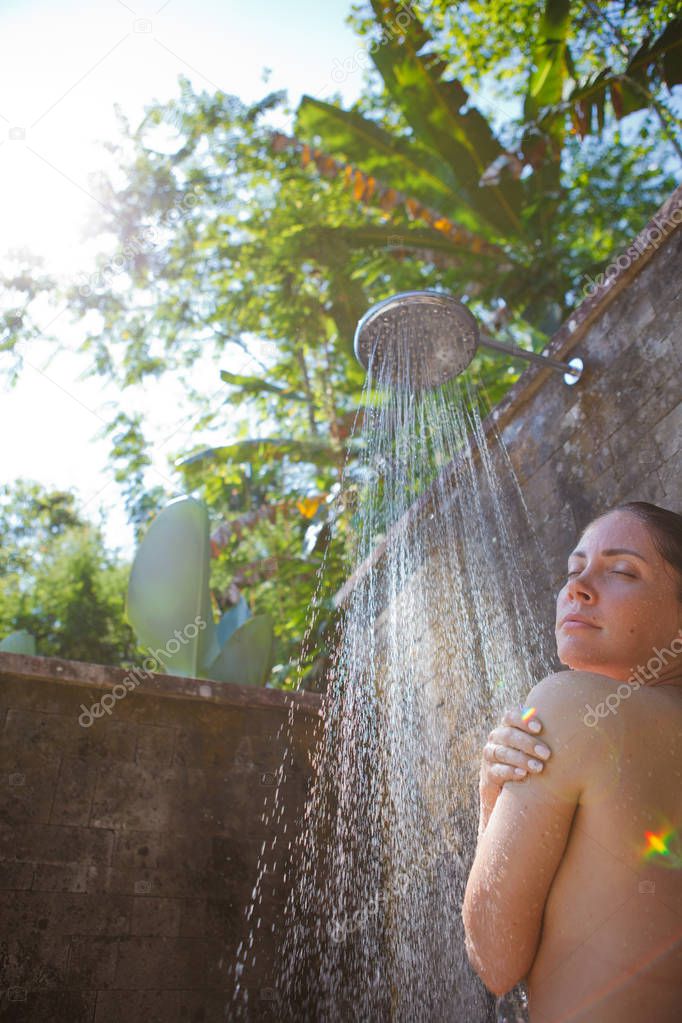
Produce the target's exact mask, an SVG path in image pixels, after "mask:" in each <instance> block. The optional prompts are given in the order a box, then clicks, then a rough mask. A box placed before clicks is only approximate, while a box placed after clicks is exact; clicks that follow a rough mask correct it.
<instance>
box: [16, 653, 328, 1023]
mask: <svg viewBox="0 0 682 1023" xmlns="http://www.w3.org/2000/svg"><path fill="white" fill-rule="evenodd" d="M124 675H125V672H123V671H121V670H118V669H114V668H102V667H100V666H97V665H89V664H81V663H77V662H70V661H60V660H55V659H49V658H40V657H22V656H19V655H16V654H0V716H1V718H0V719H1V720H2V744H1V747H0V748H1V753H0V756H1V758H2V761H1V764H0V770H1V775H0V777H1V779H2V783H1V784H0V821H1V831H0V835H1V837H0V906H1V909H0V920H1V921H2V923H1V924H0V957H1V963H2V981H1V982H0V988H1V995H0V999H1V1000H0V1006H1V1008H0V1018H2V1019H3V1020H11V1021H27V1023H28V1021H30V1023H41V1021H43V1020H44V1021H46V1023H47V1021H49V1023H85V1021H88V1023H121V1021H123V1020H125V1021H126V1023H137V1021H139V1023H143V1021H144V1023H176V1021H178V1023H179V1021H181V1020H183V1021H190V1020H196V1021H202V1023H210V1021H216V1023H217V1021H221V1023H224V1021H225V1020H229V1019H232V1018H234V1014H233V1013H232V1012H231V1011H228V1012H227V1013H226V1012H225V1006H226V1005H227V1004H229V1003H230V999H231V997H232V993H233V987H234V964H235V960H236V949H237V946H238V944H239V942H240V941H242V940H244V939H245V938H246V937H247V932H246V929H245V926H246V925H245V921H244V911H245V907H246V906H247V905H248V903H249V899H250V895H251V890H252V888H253V885H254V881H255V879H256V868H257V861H258V855H259V852H260V849H261V847H262V845H263V842H264V840H267V839H269V838H272V836H273V834H274V832H275V830H281V829H282V828H283V826H284V824H286V825H287V829H288V834H289V835H292V834H293V832H294V831H295V821H296V818H297V816H298V814H299V813H300V810H301V806H302V803H303V801H304V798H305V792H306V787H307V784H308V779H309V767H308V755H307V751H308V749H309V747H310V745H311V742H312V736H313V729H314V727H315V724H316V722H319V714H318V710H319V697H317V696H314V695H312V694H300V695H297V696H285V694H283V693H280V692H276V691H273V690H261V689H259V690H256V689H252V688H247V687H241V686H220V685H217V684H215V683H204V682H198V681H196V680H192V679H178V678H173V677H170V676H156V677H154V678H153V679H150V680H149V681H147V682H143V683H141V684H140V685H139V687H138V688H137V689H136V690H135V691H134V692H129V693H128V694H127V695H126V696H125V698H123V699H119V700H117V701H116V703H115V706H114V707H113V709H112V713H111V714H110V715H104V716H103V717H101V718H99V719H98V720H96V721H94V723H93V724H92V725H90V726H89V727H84V726H83V725H82V724H79V720H78V718H79V715H80V714H81V713H82V705H83V704H85V706H86V707H90V706H91V705H92V704H93V703H94V702H95V701H98V700H99V699H100V698H101V697H102V695H103V694H104V693H105V692H109V691H110V690H111V689H112V687H113V686H114V685H115V684H116V683H120V682H121V681H122V678H123V677H124ZM292 700H293V701H294V703H295V704H296V706H297V710H296V712H295V713H294V714H293V715H292V720H293V729H292V732H291V735H292V743H291V748H292V755H293V765H292V766H291V767H290V768H289V769H287V772H286V779H285V781H284V784H283V785H282V787H281V795H282V806H283V814H282V818H281V820H280V822H279V825H278V826H277V827H275V825H274V824H268V825H266V824H264V823H263V821H262V820H261V817H262V811H263V807H264V801H265V800H266V799H267V798H268V797H270V799H272V794H273V792H274V789H275V785H276V780H277V779H276V772H277V771H278V769H279V767H280V764H281V763H282V758H283V753H284V746H285V743H286V741H287V735H288V734H289V731H288V708H289V706H290V703H291V701H292ZM86 720H87V719H86ZM266 862H267V861H266ZM285 866H286V864H285V862H284V860H283V859H280V861H279V863H278V864H277V872H268V873H267V874H266V875H265V877H264V884H263V886H262V892H263V896H262V901H261V903H260V904H259V907H258V914H259V915H260V916H261V918H262V927H263V928H264V930H266V931H268V932H269V931H270V926H271V924H274V925H275V931H274V932H273V933H271V934H269V937H268V939H267V940H265V941H261V942H260V954H259V960H258V964H257V968H256V969H250V968H248V967H249V964H247V970H246V972H245V974H244V981H243V982H244V985H245V986H246V987H247V988H248V990H249V1002H250V1005H251V1006H252V1008H251V1010H250V1012H249V1015H248V1018H249V1019H254V1020H261V1019H262V1020H270V1019H275V1018H276V1005H275V1002H274V994H275V992H274V985H275V964H276V962H277V942H278V935H279V927H280V925H281V919H282V907H283V901H284V898H285V896H286V892H285V887H284V885H283V883H282V879H281V872H282V870H283V869H285Z"/></svg>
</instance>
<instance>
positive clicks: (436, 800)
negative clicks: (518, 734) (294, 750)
mask: <svg viewBox="0 0 682 1023" xmlns="http://www.w3.org/2000/svg"><path fill="white" fill-rule="evenodd" d="M413 329H414V328H413V327H409V326H406V327H405V329H404V330H403V331H402V332H401V336H399V337H396V338H395V339H394V342H395V344H394V348H393V361H392V364H391V367H388V366H379V367H374V366H371V365H370V370H369V372H368V375H367V380H366V385H365V394H366V396H367V402H368V403H367V405H366V408H365V410H364V416H363V417H362V424H361V426H359V429H361V437H362V439H363V445H362V456H361V458H360V461H359V464H357V462H356V463H355V464H354V466H353V468H352V470H351V468H350V465H349V463H347V467H346V471H345V472H344V479H343V480H342V488H341V493H342V494H343V493H344V487H345V488H348V487H349V485H350V483H351V482H352V483H353V484H354V487H355V490H354V493H355V495H356V497H355V499H356V502H357V504H356V512H357V516H356V518H357V522H358V529H357V534H356V537H355V541H354V549H353V552H352V559H351V560H352V564H354V565H355V566H356V567H357V566H361V565H363V564H364V563H366V562H367V560H368V559H370V556H371V558H372V562H373V563H372V564H371V567H369V569H366V570H365V571H364V572H360V573H358V578H357V579H356V580H355V584H354V585H353V586H352V587H351V588H349V592H348V596H347V600H346V602H345V604H344V615H343V628H342V630H341V633H340V639H339V642H338V646H337V649H336V651H335V656H334V658H333V664H332V670H331V671H330V675H329V679H328V689H327V694H326V697H325V707H324V728H323V729H321V731H320V737H319V741H318V744H317V747H316V749H315V755H314V764H315V777H316V781H315V784H314V786H313V788H312V791H311V792H310V795H309V798H308V802H307V806H306V810H305V820H304V826H303V827H302V829H301V832H300V835H299V836H298V838H297V839H296V840H292V842H290V843H289V845H290V848H289V849H288V853H289V854H290V856H291V858H292V860H293V864H294V868H293V876H292V874H291V871H290V874H289V876H288V878H287V887H288V889H289V896H288V902H287V905H286V912H285V921H284V928H283V934H284V937H283V945H282V947H281V969H280V978H279V985H278V1009H277V1018H278V1019H282V1020H289V1019H291V1020H296V1021H297V1023H299V1021H307V1020H310V1021H317V1020H320V1021H330V1023H331V1021H336V1020H339V1021H346V1020H348V1021H355V1020H356V1021H361V1023H366V1021H372V1023H374V1021H389V1020H390V1021H392V1023H393V1021H395V1023H419V1021H425V1023H426V1021H429V1023H430V1021H437V1023H441V1021H443V1023H449V1021H452V1023H486V1021H492V1020H495V1019H496V1018H498V1019H500V1020H501V1019H507V1020H513V1019H514V1018H515V1014H514V1011H512V1010H510V1009H507V1008H505V1006H506V1005H507V1002H508V1000H507V1002H502V1001H501V1000H500V1001H499V1002H498V1005H497V1009H496V1006H495V998H494V997H493V996H491V995H490V994H489V992H487V990H486V989H485V987H484V986H483V984H482V983H481V982H480V981H479V979H478V978H477V977H476V975H475V974H474V972H473V970H472V969H471V967H470V965H469V963H468V960H467V957H466V953H465V949H464V933H463V926H462V921H461V905H462V898H463V895H464V889H465V887H466V881H467V876H468V871H469V869H470V866H471V862H472V860H473V854H474V850H475V846H476V834H477V826H478V770H479V764H480V758H481V752H482V748H483V745H484V743H485V741H486V737H487V734H488V732H489V731H490V729H491V728H492V727H493V726H494V724H496V723H497V721H498V720H499V717H500V716H501V714H502V711H503V709H504V707H505V706H508V705H510V704H513V703H518V704H521V703H522V702H523V697H524V694H525V693H526V692H527V691H528V690H529V689H530V688H531V686H532V685H533V684H534V683H535V682H536V681H537V680H538V679H539V678H541V677H543V676H544V675H546V674H548V673H549V672H550V671H551V670H553V669H554V660H555V649H554V645H553V643H552V642H551V639H552V637H551V635H548V634H547V631H546V630H545V629H543V628H542V616H543V603H542V602H543V599H544V600H545V601H546V600H547V599H549V600H550V601H551V599H552V598H551V585H550V581H549V579H548V578H547V575H546V572H545V570H544V567H543V565H544V562H543V558H542V552H541V549H540V546H539V544H538V543H537V540H536V539H535V537H534V533H533V528H532V523H531V521H530V519H529V516H528V512H527V508H526V506H525V502H524V500H523V496H522V493H521V490H520V488H519V485H518V482H517V479H516V476H515V474H514V470H513V467H512V465H511V462H510V460H509V458H508V456H507V453H506V451H505V449H504V446H503V445H502V443H501V441H500V439H499V437H498V436H496V435H495V434H496V432H495V431H493V434H494V439H493V442H492V446H491V441H490V438H488V439H486V436H485V433H484V429H483V425H482V420H481V410H480V407H479V396H478V395H477V394H476V393H475V392H474V390H473V388H472V386H471V384H470V383H469V378H468V376H467V374H463V375H462V376H461V377H460V378H457V379H455V380H450V381H448V382H447V383H446V384H444V385H442V386H438V387H434V388H428V387H426V388H424V389H422V390H418V391H415V390H414V389H413V388H411V386H410V379H411V377H412V376H413V368H414V363H413V362H411V359H413V358H414V356H413V355H412V354H411V353H413V352H414V351H416V350H417V346H416V344H415V340H416V339H415V337H414V336H412V331H413ZM420 368H421V371H422V372H424V367H423V366H422V367H420ZM389 376H390V379H389ZM376 393H379V394H382V395H384V400H383V401H381V402H379V403H376V404H370V403H369V395H370V394H376ZM415 503H417V504H415ZM417 506H418V511H415V507H417ZM520 529H521V530H524V536H523V541H524V542H523V543H521V544H520V543H518V536H519V532H518V531H519V530H520ZM529 537H530V542H531V543H533V542H534V543H535V548H534V549H535V550H536V556H535V557H534V558H533V559H532V560H533V563H532V564H529V558H528V542H529V539H528V538H529ZM378 548H380V555H381V556H377V549H378ZM323 569H324V565H323V566H322V569H321V574H320V583H321V584H322V585H324V575H323ZM546 607H547V605H546V604H545V605H544V608H545V612H544V613H545V615H546ZM292 713H295V712H293V711H292ZM285 760H286V758H285ZM276 803H277V800H275V805H274V806H271V807H270V808H269V810H268V811H267V812H268V814H269V820H270V821H275V822H276V821H277V819H278V816H277V805H276ZM280 816H281V815H280ZM283 844H284V843H282V841H281V838H280V849H281V848H282V846H283ZM273 848H274V847H273ZM270 852H271V851H270ZM270 852H269V853H268V855H269V854H270ZM272 855H274V853H272ZM261 878H262V871H261V874H260V876H259V879H258V881H257V884H256V887H255V889H254V905H257V903H258V898H259V895H258V892H259V885H260V882H261ZM251 909H252V910H253V906H252V907H251ZM256 917H257V914H254V913H253V912H252V913H251V919H252V920H254V921H255V920H256ZM258 939H259V932H258V928H257V926H256V924H255V923H254V924H253V928H252V933H251V935H250V940H249V942H248V943H246V945H245V946H244V948H243V949H242V950H241V956H240V963H239V964H238V969H237V976H238V978H239V977H240V976H241V971H240V967H243V965H244V964H245V963H246V962H247V960H248V959H250V960H251V961H252V962H253V960H254V959H255V958H256V957H257V955H258ZM240 1007H241V1010H242V1015H243V1018H254V1019H255V1018H257V1017H256V1016H253V1017H252V1016H251V1015H249V1010H248V1005H247V997H246V993H245V992H244V991H243V990H240V989H239V987H238V990H237V993H236V995H235V1000H234V1002H233V1003H232V1004H231V1013H232V1015H231V1016H230V1018H237V1016H238V1009H239V1008H240ZM496 1013H497V1017H496ZM517 1018H518V1019H519V1020H520V1019H523V1012H522V1010H521V1012H520V1014H519V1015H518V1017H517Z"/></svg>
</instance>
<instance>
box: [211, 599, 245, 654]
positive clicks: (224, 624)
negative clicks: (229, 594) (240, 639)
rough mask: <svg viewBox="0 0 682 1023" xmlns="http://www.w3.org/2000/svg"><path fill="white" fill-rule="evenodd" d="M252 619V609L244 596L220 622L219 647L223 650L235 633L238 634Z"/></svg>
mask: <svg viewBox="0 0 682 1023" xmlns="http://www.w3.org/2000/svg"><path fill="white" fill-rule="evenodd" d="M250 617H251V609H250V608H249V605H248V604H247V602H246V600H245V599H244V597H243V596H241V597H240V598H239V601H238V602H237V603H236V604H235V606H234V607H231V608H230V610H229V611H226V612H225V614H224V615H223V617H222V618H221V619H220V621H219V622H218V645H219V646H220V647H221V648H222V647H224V646H225V644H226V643H227V641H228V639H229V638H230V636H231V635H232V633H233V632H236V630H237V629H238V628H240V626H242V625H243V624H244V622H246V621H248V620H249V618H250Z"/></svg>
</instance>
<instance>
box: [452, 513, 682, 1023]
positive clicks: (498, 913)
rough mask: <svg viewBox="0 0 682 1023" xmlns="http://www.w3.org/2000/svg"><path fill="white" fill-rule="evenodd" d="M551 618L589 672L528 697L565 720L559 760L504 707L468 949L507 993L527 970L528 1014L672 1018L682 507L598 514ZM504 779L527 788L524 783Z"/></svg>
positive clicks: (520, 714)
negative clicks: (535, 830) (679, 512)
mask: <svg viewBox="0 0 682 1023" xmlns="http://www.w3.org/2000/svg"><path fill="white" fill-rule="evenodd" d="M571 619H573V620H571ZM555 634H556V641H557V652H558V656H559V660H560V661H561V663H562V664H565V665H567V666H568V667H569V668H570V669H571V671H572V672H575V674H574V675H571V674H570V672H559V673H557V674H555V675H552V676H548V678H547V679H544V680H543V681H542V682H540V683H539V684H538V685H537V686H535V687H534V688H533V690H531V694H529V695H530V697H535V698H534V699H533V698H531V699H528V698H527V701H526V702H527V703H528V704H536V703H537V704H542V705H543V706H544V708H545V710H544V713H545V715H546V719H547V721H549V720H550V717H551V719H552V720H553V726H552V727H553V730H554V734H555V736H557V737H559V736H560V738H561V743H560V747H557V749H556V762H555V763H553V762H552V760H551V755H552V750H551V748H550V747H549V745H547V744H546V743H545V742H542V743H540V742H539V741H538V733H540V732H541V731H542V728H543V721H542V720H541V717H540V714H539V713H534V714H533V713H531V714H528V713H524V710H526V711H527V710H530V707H528V708H524V709H521V708H519V709H510V710H508V711H507V712H506V713H505V715H504V717H503V719H502V722H501V724H500V725H498V726H497V727H496V728H494V729H493V730H492V731H491V732H490V735H489V737H488V742H487V743H486V746H485V748H484V751H483V758H482V763H481V772H480V785H479V791H480V796H481V819H480V825H479V845H478V848H477V852H476V858H475V861H474V864H473V866H472V871H471V874H470V877H469V883H468V885H467V892H466V895H465V900H464V907H463V918H464V924H465V929H466V933H467V951H468V953H469V957H470V960H471V962H472V965H473V966H474V969H476V970H477V972H478V973H479V974H480V975H481V977H482V979H483V980H484V982H485V983H486V984H487V985H488V986H489V987H490V989H491V990H493V991H494V992H495V993H496V994H498V995H501V994H502V993H503V992H504V991H508V990H510V989H511V988H512V987H513V986H514V985H515V984H516V983H518V982H519V981H520V980H521V979H524V978H525V980H526V983H527V986H528V996H529V1011H530V1019H531V1023H533V1021H534V1013H535V1018H537V1019H538V1020H542V1023H555V1021H557V1023H558V1021H559V1020H564V1019H566V1020H568V1019H570V1020H571V1023H574V1021H575V1023H611V1021H612V1020H613V1021H616V1020H617V1021H618V1023H639V1021H640V1020H642V1019H644V1018H647V1019H650V1020H652V1021H653V1023H673V1021H676V1020H678V1019H679V1018H680V1015H679V1014H680V1005H682V857H681V856H680V841H681V838H680V835H681V832H682V772H681V766H682V765H681V761H682V516H680V515H677V514H676V513H675V512H672V511H668V510H667V509H664V508H660V507H658V506H656V505H653V504H649V503H647V502H641V501H636V502H629V503H627V504H622V505H619V506H617V507H616V508H614V509H611V510H610V511H609V512H607V513H605V514H604V515H601V516H599V517H598V518H596V519H594V520H593V521H592V522H590V523H589V524H588V526H586V527H585V529H584V530H583V532H582V534H581V537H580V541H579V542H578V545H577V547H576V549H575V550H574V551H573V552H572V553H571V554H570V555H569V564H568V575H567V581H566V584H565V585H564V587H563V588H562V589H561V591H560V592H559V594H558V597H557V613H556V626H555ZM652 654H653V656H652ZM626 680H627V681H626ZM616 682H617V683H619V685H616V684H615V683H616ZM576 714H577V715H579V716H576ZM580 718H582V721H581V720H580ZM569 719H570V727H568V728H567V721H569ZM550 741H551V737H550ZM538 747H540V748H538ZM542 747H544V749H543V748H542ZM543 775H545V776H546V777H543ZM533 776H534V777H535V778H537V781H535V780H534V777H533ZM508 781H522V782H527V783H529V784H530V788H529V789H528V792H527V794H526V795H525V796H524V795H522V794H521V793H522V792H523V791H524V787H519V786H512V787H510V786H507V787H506V788H505V786H506V783H507V782H508ZM514 792H517V793H518V797H517V796H516V795H514ZM531 797H532V798H531ZM498 799H499V801H500V802H499V805H498ZM495 808H497V812H496V813H495V814H494V815H493V809H495ZM569 811H570V812H569ZM533 826H536V827H538V828H539V836H536V837H533V835H532V834H530V835H529V829H531V830H532V828H533ZM538 838H541V839H542V841H538ZM548 850H549V851H548ZM514 854H516V857H517V858H516V860H515V859H514ZM524 868H525V872H524ZM539 874H542V875H543V881H542V883H541V882H540V881H538V876H539ZM646 895H648V896H651V897H650V898H649V900H648V901H647V900H646V899H643V898H642V897H643V896H646ZM503 935H505V937H504V938H503ZM510 936H513V938H512V939H511V940H510ZM519 949H520V951H519ZM645 1010H646V1011H645ZM643 1012H645V1014H644V1015H642V1013H643Z"/></svg>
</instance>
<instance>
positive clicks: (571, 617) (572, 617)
mask: <svg viewBox="0 0 682 1023" xmlns="http://www.w3.org/2000/svg"><path fill="white" fill-rule="evenodd" d="M570 622H578V623H579V624H581V625H589V626H590V627H591V628H593V629H599V628H601V626H600V625H595V623H594V622H591V621H590V619H589V618H585V616H584V615H578V614H570V613H569V614H567V615H564V617H563V618H562V619H561V621H560V622H559V626H562V625H566V624H567V623H570Z"/></svg>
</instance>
